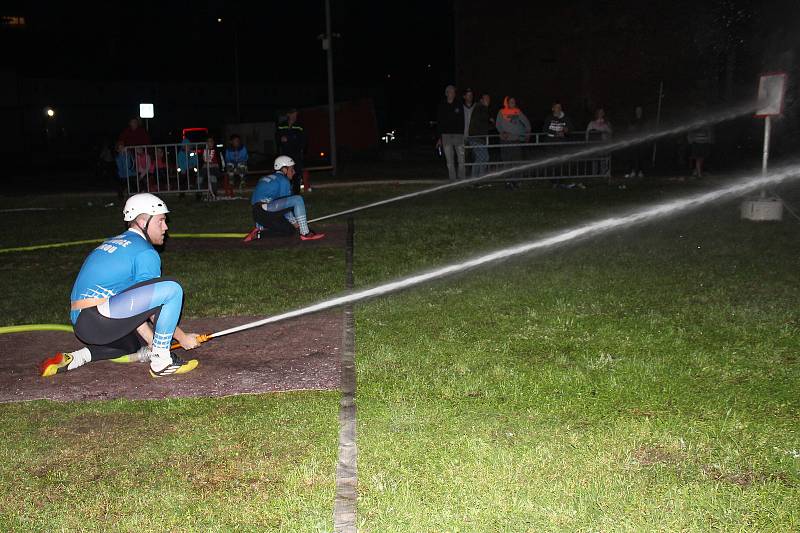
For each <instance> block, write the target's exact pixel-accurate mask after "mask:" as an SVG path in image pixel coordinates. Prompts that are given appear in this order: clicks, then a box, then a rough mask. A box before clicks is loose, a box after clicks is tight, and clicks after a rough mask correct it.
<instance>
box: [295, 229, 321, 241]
mask: <svg viewBox="0 0 800 533" xmlns="http://www.w3.org/2000/svg"><path fill="white" fill-rule="evenodd" d="M323 238H325V234H324V233H314V232H313V231H309V232H308V233H306V234H305V235H300V240H302V241H316V240H319V239H323Z"/></svg>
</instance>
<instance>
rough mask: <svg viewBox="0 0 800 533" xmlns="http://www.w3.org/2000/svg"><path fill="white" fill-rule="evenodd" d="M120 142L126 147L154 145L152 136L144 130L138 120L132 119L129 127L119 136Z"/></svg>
mask: <svg viewBox="0 0 800 533" xmlns="http://www.w3.org/2000/svg"><path fill="white" fill-rule="evenodd" d="M119 140H120V142H122V144H124V145H125V146H141V145H143V144H152V143H151V141H150V135H148V133H147V131H145V129H144V128H142V125H141V124H140V123H139V119H138V118H132V119H131V120H130V121H129V122H128V127H127V128H125V129H124V130H122V132H121V133H120V134H119Z"/></svg>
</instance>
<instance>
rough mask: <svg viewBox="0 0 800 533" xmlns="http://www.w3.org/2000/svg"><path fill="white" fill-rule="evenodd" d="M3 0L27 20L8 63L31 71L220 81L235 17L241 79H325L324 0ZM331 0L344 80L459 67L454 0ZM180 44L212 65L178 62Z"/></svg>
mask: <svg viewBox="0 0 800 533" xmlns="http://www.w3.org/2000/svg"><path fill="white" fill-rule="evenodd" d="M3 4H4V7H3V8H2V11H3V14H14V15H16V14H22V15H24V16H25V17H26V22H27V26H28V27H27V29H26V31H24V32H4V34H3V35H2V39H3V41H4V42H2V45H3V48H4V50H8V49H13V50H16V53H15V54H14V55H12V56H8V55H7V56H6V58H5V59H6V65H5V66H6V68H8V66H9V62H10V63H11V65H13V66H14V67H15V69H16V70H17V71H18V72H20V73H21V74H23V75H27V76H37V77H39V76H41V77H68V78H86V79H96V78H104V79H132V80H133V79H138V80H141V79H146V80H176V79H185V78H191V79H193V80H219V79H221V78H224V77H226V76H232V69H233V67H232V65H233V35H234V32H233V27H234V25H236V26H237V27H238V34H239V53H240V62H241V77H242V82H247V81H273V80H274V81H280V80H285V79H286V78H287V77H288V78H289V79H291V80H294V81H298V82H305V83H319V82H322V83H325V76H326V64H325V54H324V52H323V51H322V48H321V44H320V41H319V40H318V39H317V36H318V35H319V34H321V33H323V32H324V30H325V11H324V2H323V0H293V1H291V2H269V1H267V2H265V1H261V2H257V1H253V2H248V1H243V2H231V1H224V0H220V1H204V0H200V1H187V0H173V1H170V2H154V1H131V2H105V3H75V2H26V3H23V2H13V1H12V2H4V3H3ZM331 9H332V13H333V31H334V32H336V33H339V34H341V38H339V39H337V40H336V41H335V44H334V57H335V73H336V80H337V83H338V84H344V85H354V86H367V85H372V86H374V85H376V84H381V83H384V82H385V81H388V80H391V81H392V82H393V83H406V82H408V81H409V80H418V79H420V78H427V77H433V78H435V79H436V81H437V83H438V81H439V79H440V78H441V79H444V78H447V77H448V76H452V72H453V67H452V61H453V58H452V38H453V37H452V36H453V28H452V8H451V6H450V3H449V2H422V1H417V0H412V1H407V2H393V3H385V4H384V3H382V2H380V3H379V2H374V1H366V0H332V1H331ZM220 18H221V19H222V22H221V23H220V22H218V19H220ZM181 50H183V51H191V54H192V55H193V56H194V57H201V58H202V61H201V63H202V64H203V65H204V66H205V65H207V67H208V68H195V69H192V70H191V71H190V72H188V73H187V72H184V71H181V70H180V69H178V68H176V61H177V57H176V53H177V52H178V51H181ZM428 65H431V66H430V67H428ZM387 75H389V76H391V78H387Z"/></svg>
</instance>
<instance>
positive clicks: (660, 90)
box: [653, 81, 664, 167]
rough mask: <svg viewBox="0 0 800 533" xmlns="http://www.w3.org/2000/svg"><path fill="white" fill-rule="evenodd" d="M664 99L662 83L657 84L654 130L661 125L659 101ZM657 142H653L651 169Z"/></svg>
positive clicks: (654, 162) (654, 161)
mask: <svg viewBox="0 0 800 533" xmlns="http://www.w3.org/2000/svg"><path fill="white" fill-rule="evenodd" d="M662 98H664V82H663V81H662V82H661V83H659V84H658V109H657V110H656V128H657V127H658V125H659V124H660V123H661V99H662ZM657 147H658V143H657V142H653V167H655V166H656V148H657Z"/></svg>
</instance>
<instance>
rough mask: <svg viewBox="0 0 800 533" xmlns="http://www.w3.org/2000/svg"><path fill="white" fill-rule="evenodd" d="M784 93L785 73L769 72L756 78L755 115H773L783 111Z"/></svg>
mask: <svg viewBox="0 0 800 533" xmlns="http://www.w3.org/2000/svg"><path fill="white" fill-rule="evenodd" d="M785 93H786V73H785V72H770V73H767V74H762V75H761V77H760V78H759V79H758V111H756V116H757V117H775V116H778V115H780V114H781V113H783V95H784V94H785Z"/></svg>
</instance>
